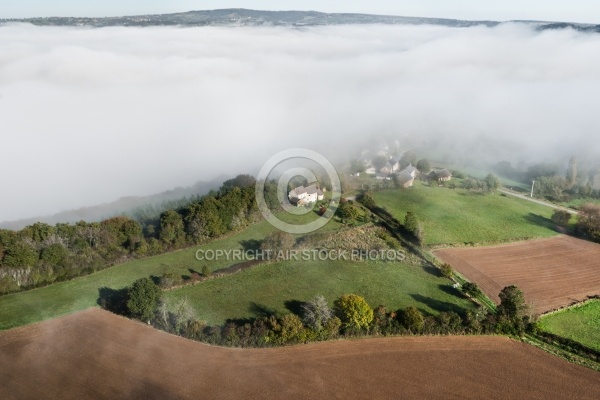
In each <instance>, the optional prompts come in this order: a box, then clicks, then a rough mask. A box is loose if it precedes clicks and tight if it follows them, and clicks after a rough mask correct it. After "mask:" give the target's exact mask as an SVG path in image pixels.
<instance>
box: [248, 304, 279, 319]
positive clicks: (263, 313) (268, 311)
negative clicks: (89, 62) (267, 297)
mask: <svg viewBox="0 0 600 400" xmlns="http://www.w3.org/2000/svg"><path fill="white" fill-rule="evenodd" d="M249 310H250V312H251V313H253V314H254V315H256V316H257V317H270V316H271V315H275V314H276V312H275V310H274V309H272V308H270V307H268V306H266V305H264V304H259V303H255V302H253V301H251V302H250V307H249Z"/></svg>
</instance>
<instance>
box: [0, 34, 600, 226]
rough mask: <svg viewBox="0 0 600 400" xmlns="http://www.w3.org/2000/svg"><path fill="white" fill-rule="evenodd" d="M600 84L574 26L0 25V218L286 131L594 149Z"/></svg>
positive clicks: (491, 153)
mask: <svg viewBox="0 0 600 400" xmlns="http://www.w3.org/2000/svg"><path fill="white" fill-rule="evenodd" d="M598 93H600V35H595V34H594V35H590V34H582V33H577V32H574V31H571V30H561V31H546V32H536V31H534V30H532V29H530V28H528V27H527V26H523V25H511V24H507V25H502V26H499V27H496V28H485V27H476V28H468V29H458V28H446V27H435V26H339V27H317V28H307V29H290V28H215V27H203V28H176V27H168V28H103V29H67V28H56V27H53V28H44V27H33V26H30V25H23V24H18V25H6V26H2V27H0V132H1V139H2V140H1V146H2V152H1V157H0V168H1V169H2V171H3V174H2V186H1V188H0V221H2V220H13V219H18V218H24V217H30V216H34V215H40V214H49V213H54V212H57V211H60V210H64V209H69V208H77V207H80V206H85V205H92V204H97V203H102V202H106V201H111V200H114V199H116V198H118V197H120V196H124V195H143V194H151V193H155V192H159V191H162V190H165V189H169V188H172V187H175V186H184V185H190V184H192V183H194V182H196V181H198V180H210V179H212V178H214V177H215V176H218V175H222V174H227V175H233V174H237V173H247V172H250V173H256V172H257V169H258V167H260V165H261V164H262V163H263V162H264V161H266V159H268V158H269V157H270V156H271V155H273V154H274V153H275V152H277V151H279V150H283V149H287V148H289V147H292V146H301V147H308V148H311V149H314V150H316V151H320V152H322V153H324V154H325V155H328V156H332V157H334V156H335V155H336V153H335V150H336V149H337V150H343V149H346V148H349V147H350V144H353V143H359V142H361V141H366V140H368V138H369V137H370V136H371V135H391V136H393V137H398V138H400V137H404V138H405V140H406V146H409V145H412V144H414V143H431V141H432V139H433V140H435V141H439V142H441V143H447V144H448V146H451V145H456V148H458V149H462V150H463V151H464V154H466V155H469V156H472V155H473V154H472V153H473V152H474V151H475V152H482V158H485V157H497V158H511V157H512V158H513V159H515V160H517V159H519V157H521V159H531V160H534V159H539V160H541V159H549V158H552V157H557V156H558V155H559V154H561V152H564V154H569V153H572V152H579V153H581V154H584V155H588V156H592V155H598V154H600V141H598V140H597V139H595V138H596V137H597V134H598V133H599V130H600V113H598V112H597V108H598V106H597V94H598ZM489 138H491V140H493V142H492V143H496V142H502V143H505V144H506V147H501V148H500V147H498V146H497V145H495V144H491V145H490V146H489V147H490V148H488V149H487V150H486V149H485V146H486V145H485V143H488V141H487V140H488V139H489ZM521 151H522V152H521ZM517 153H518V154H517ZM338 155H339V154H338Z"/></svg>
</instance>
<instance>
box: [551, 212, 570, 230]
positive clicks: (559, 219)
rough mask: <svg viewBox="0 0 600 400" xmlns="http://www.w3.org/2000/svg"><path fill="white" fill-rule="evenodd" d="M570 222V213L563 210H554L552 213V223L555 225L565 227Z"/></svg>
mask: <svg viewBox="0 0 600 400" xmlns="http://www.w3.org/2000/svg"><path fill="white" fill-rule="evenodd" d="M570 220H571V213H570V212H568V211H565V210H555V211H554V212H553V213H552V222H554V223H555V224H556V225H560V226H567V225H568V224H569V221H570Z"/></svg>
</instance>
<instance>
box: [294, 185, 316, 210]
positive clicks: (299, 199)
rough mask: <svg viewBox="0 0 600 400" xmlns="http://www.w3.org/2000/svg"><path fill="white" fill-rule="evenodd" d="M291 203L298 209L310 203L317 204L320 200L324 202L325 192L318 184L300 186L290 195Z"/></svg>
mask: <svg viewBox="0 0 600 400" xmlns="http://www.w3.org/2000/svg"><path fill="white" fill-rule="evenodd" d="M288 198H289V200H290V203H292V204H295V205H296V206H297V207H300V206H303V205H305V204H308V203H316V202H317V201H319V200H323V198H324V195H323V191H322V190H321V188H320V187H319V186H317V185H316V184H312V185H310V186H307V187H304V186H298V187H297V188H295V189H292V190H291V191H290V192H289V193H288Z"/></svg>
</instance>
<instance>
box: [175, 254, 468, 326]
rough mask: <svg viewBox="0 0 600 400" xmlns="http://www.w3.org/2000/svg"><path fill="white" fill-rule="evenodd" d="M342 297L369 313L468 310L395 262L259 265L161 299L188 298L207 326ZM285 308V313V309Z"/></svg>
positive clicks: (434, 279) (424, 274)
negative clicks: (353, 297) (359, 301)
mask: <svg viewBox="0 0 600 400" xmlns="http://www.w3.org/2000/svg"><path fill="white" fill-rule="evenodd" d="M346 293H355V294H358V295H361V296H364V297H365V299H366V300H367V302H368V303H369V305H370V306H371V307H376V306H378V305H380V304H383V305H385V306H386V307H388V309H389V310H396V309H398V308H400V307H406V306H409V305H414V306H416V307H417V308H419V309H421V310H422V311H424V312H426V313H430V314H437V313H438V312H440V311H456V312H461V311H462V310H464V309H472V308H473V307H474V305H473V303H472V302H471V301H470V300H468V299H466V298H464V297H463V296H462V295H461V294H460V293H459V292H458V291H457V290H456V289H454V288H452V286H451V285H450V282H449V281H448V280H447V279H444V278H442V277H440V276H438V275H437V270H435V271H434V270H431V271H428V270H426V269H424V268H423V267H422V266H419V265H407V264H403V263H400V262H352V261H302V260H299V261H287V262H279V263H271V264H263V265H260V266H258V267H255V268H253V269H250V270H245V271H242V272H240V273H237V274H234V275H230V276H227V277H224V278H221V279H214V280H210V281H206V282H203V283H200V284H197V285H195V286H187V287H184V288H181V289H176V290H173V291H170V292H167V293H166V297H167V299H169V300H172V301H176V300H178V299H181V298H187V299H188V301H189V302H190V304H191V305H192V306H193V308H194V309H195V310H196V312H197V317H199V318H200V319H203V320H205V321H207V322H208V323H209V324H220V323H223V322H224V321H225V320H226V319H230V318H231V319H237V318H252V317H256V316H258V315H260V314H261V313H263V312H267V313H270V312H274V313H277V314H283V313H286V312H289V311H290V310H294V307H297V306H298V301H307V300H310V299H312V298H313V297H315V296H316V295H323V296H325V298H326V299H327V301H328V302H329V303H330V305H333V301H334V300H335V299H336V298H337V297H339V296H341V295H342V294H346ZM286 306H287V307H286Z"/></svg>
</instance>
